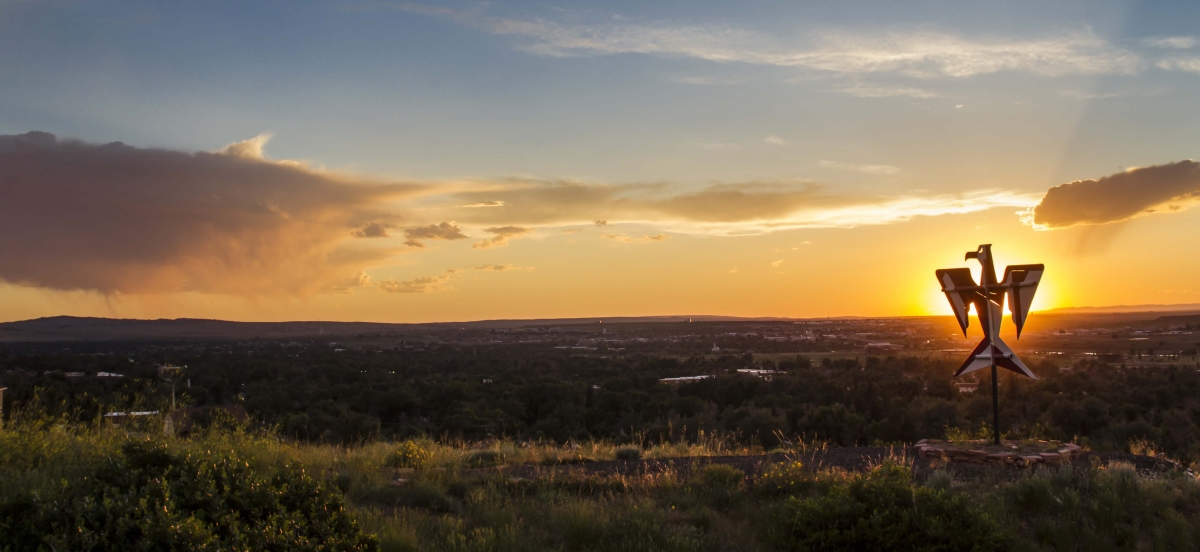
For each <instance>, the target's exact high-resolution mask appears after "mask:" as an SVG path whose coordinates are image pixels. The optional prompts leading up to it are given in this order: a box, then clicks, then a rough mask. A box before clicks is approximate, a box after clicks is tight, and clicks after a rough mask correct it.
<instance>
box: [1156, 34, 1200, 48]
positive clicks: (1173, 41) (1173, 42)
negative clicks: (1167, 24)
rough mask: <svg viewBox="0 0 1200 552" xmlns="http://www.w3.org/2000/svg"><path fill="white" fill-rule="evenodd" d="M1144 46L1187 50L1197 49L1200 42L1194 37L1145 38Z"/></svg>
mask: <svg viewBox="0 0 1200 552" xmlns="http://www.w3.org/2000/svg"><path fill="white" fill-rule="evenodd" d="M1142 44H1145V45H1146V46H1150V47H1152V48H1164V49H1168V50H1187V49H1190V48H1195V47H1196V45H1197V44H1200V41H1198V40H1196V37H1194V36H1152V37H1149V38H1143V39H1142Z"/></svg>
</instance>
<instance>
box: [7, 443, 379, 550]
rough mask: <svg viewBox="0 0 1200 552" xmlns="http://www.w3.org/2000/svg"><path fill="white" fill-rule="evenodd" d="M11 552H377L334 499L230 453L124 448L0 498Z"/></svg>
mask: <svg viewBox="0 0 1200 552" xmlns="http://www.w3.org/2000/svg"><path fill="white" fill-rule="evenodd" d="M0 534H3V535H6V538H7V539H8V546H9V547H10V548H9V549H11V550H41V549H52V550H93V551H106V550H113V551H116V550H130V549H138V550H311V551H318V550H320V551H324V550H376V549H377V547H378V545H377V544H376V542H375V541H374V539H372V538H370V537H366V536H364V535H363V534H362V532H361V531H360V530H359V528H358V526H357V524H356V523H355V521H354V520H353V519H352V518H351V517H350V515H349V513H348V512H346V510H345V509H344V507H343V504H342V499H341V496H340V495H339V494H337V493H336V492H335V491H332V490H331V489H329V488H327V487H325V486H324V485H322V484H320V483H319V482H318V481H316V480H315V479H313V478H312V477H310V476H309V475H308V474H306V473H305V472H304V470H302V469H299V468H296V467H292V466H284V467H281V468H265V469H264V468H259V469H251V467H250V465H249V463H248V462H246V461H245V460H243V459H242V458H241V457H239V456H238V455H237V454H236V453H234V452H232V451H220V452H217V451H205V452H204V453H197V454H187V455H181V454H177V453H173V452H171V451H170V450H168V449H167V447H166V446H165V445H162V444H159V443H155V442H153V441H140V442H132V443H128V444H126V445H125V446H123V447H122V448H121V450H120V452H119V454H116V455H115V456H114V457H111V458H108V459H107V460H106V461H104V462H103V463H101V464H100V465H97V466H95V467H94V468H93V469H92V471H91V473H90V474H89V475H88V476H86V477H83V478H80V479H78V480H75V481H72V482H71V484H70V485H65V484H64V485H62V486H61V487H58V488H57V489H54V490H53V491H51V492H40V493H39V492H22V493H17V494H15V495H13V496H8V497H4V498H3V499H0Z"/></svg>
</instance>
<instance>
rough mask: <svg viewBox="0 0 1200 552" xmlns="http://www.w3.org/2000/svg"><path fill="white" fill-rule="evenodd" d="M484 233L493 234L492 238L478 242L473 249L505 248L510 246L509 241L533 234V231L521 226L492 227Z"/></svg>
mask: <svg viewBox="0 0 1200 552" xmlns="http://www.w3.org/2000/svg"><path fill="white" fill-rule="evenodd" d="M483 231H484V232H487V233H489V234H492V237H490V238H488V239H485V240H480V241H477V242H475V244H474V245H472V246H471V247H473V248H475V249H488V248H490V247H504V246H506V245H508V240H511V239H513V238H519V237H521V236H524V235H527V234H532V233H533V230H531V229H529V228H522V227H520V226H501V227H492V228H485V229H484V230H483Z"/></svg>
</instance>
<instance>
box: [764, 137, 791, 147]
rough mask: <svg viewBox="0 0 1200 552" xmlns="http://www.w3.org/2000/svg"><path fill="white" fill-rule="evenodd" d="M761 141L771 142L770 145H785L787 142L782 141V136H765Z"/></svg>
mask: <svg viewBox="0 0 1200 552" xmlns="http://www.w3.org/2000/svg"><path fill="white" fill-rule="evenodd" d="M763 142H764V143H767V144H771V145H772V146H786V145H787V142H784V141H783V138H780V137H778V136H767V137H766V138H763Z"/></svg>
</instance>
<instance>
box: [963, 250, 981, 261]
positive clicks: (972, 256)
mask: <svg viewBox="0 0 1200 552" xmlns="http://www.w3.org/2000/svg"><path fill="white" fill-rule="evenodd" d="M978 258H979V252H978V251H969V252H967V256H966V258H964V259H963V260H964V261H967V260H971V259H978Z"/></svg>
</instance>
